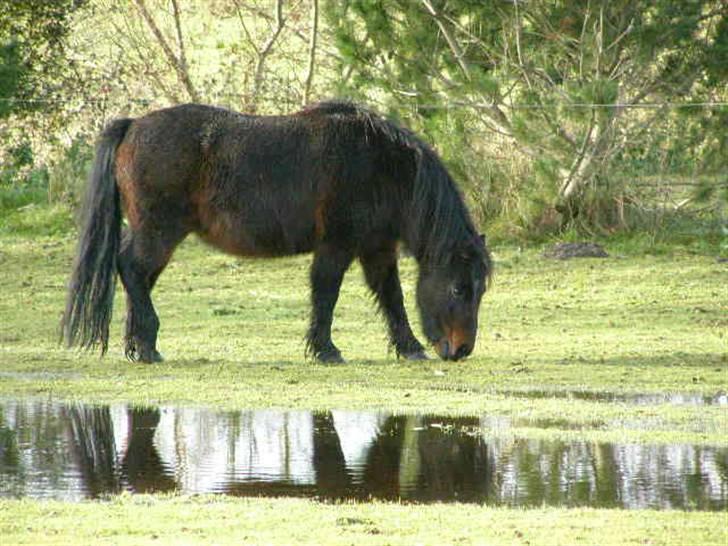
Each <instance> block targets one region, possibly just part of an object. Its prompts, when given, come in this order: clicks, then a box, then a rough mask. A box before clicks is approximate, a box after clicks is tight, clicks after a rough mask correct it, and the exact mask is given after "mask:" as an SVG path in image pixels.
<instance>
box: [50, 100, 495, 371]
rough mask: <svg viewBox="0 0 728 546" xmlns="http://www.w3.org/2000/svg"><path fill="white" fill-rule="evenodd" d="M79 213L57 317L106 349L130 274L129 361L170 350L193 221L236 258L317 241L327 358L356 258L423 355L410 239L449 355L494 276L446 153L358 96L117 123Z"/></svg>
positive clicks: (397, 336)
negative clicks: (174, 277) (167, 288)
mask: <svg viewBox="0 0 728 546" xmlns="http://www.w3.org/2000/svg"><path fill="white" fill-rule="evenodd" d="M122 211H123V213H124V215H125V216H126V219H127V223H128V227H126V228H125V229H122ZM83 212H84V220H83V226H82V231H81V235H80V241H79V244H78V254H77V257H76V260H75V265H74V270H73V273H72V276H71V280H70V286H69V293H68V300H67V304H66V309H65V313H64V315H63V320H62V323H61V329H62V336H63V339H64V340H65V343H66V344H67V345H68V346H72V345H79V346H81V347H83V348H86V349H88V348H91V347H94V346H96V345H100V346H101V353H102V354H103V353H105V352H106V350H107V348H108V338H109V322H110V319H111V310H112V303H113V296H114V288H115V284H116V275H117V273H118V274H119V275H120V276H121V282H122V284H123V286H124V288H125V290H126V294H127V318H126V336H125V343H126V349H125V352H126V356H127V357H128V358H129V359H131V360H140V361H143V362H155V361H159V360H161V355H160V354H159V352H158V351H157V346H156V342H157V332H158V330H159V318H158V317H157V313H156V312H155V310H154V307H153V305H152V300H151V297H150V293H151V291H152V288H153V287H154V283H155V282H156V280H157V279H158V278H159V275H160V273H161V272H162V270H163V269H164V267H165V266H166V265H167V263H168V261H169V259H170V257H171V256H172V253H173V252H174V250H175V248H176V247H177V245H178V244H179V243H180V242H181V241H182V240H183V239H184V238H185V237H186V236H187V235H188V234H189V233H191V232H195V233H197V234H198V235H199V236H200V237H201V238H202V239H203V240H204V241H206V242H207V243H209V244H210V245H212V246H215V247H217V248H219V249H221V250H224V251H226V252H229V253H231V254H235V255H238V256H251V257H258V256H260V257H270V256H286V255H291V254H299V253H305V252H313V254H314V256H313V264H312V266H311V273H310V281H311V304H312V313H311V323H310V327H309V329H308V334H307V350H308V352H309V353H310V354H312V355H314V356H315V357H316V358H317V359H319V360H322V361H340V360H341V353H340V352H339V350H338V349H337V347H336V345H334V343H333V341H332V340H331V322H332V318H333V311H334V306H335V305H336V300H337V298H338V295H339V288H340V286H341V281H342V278H343V276H344V273H345V271H346V270H347V268H348V267H349V265H350V264H351V262H352V261H353V260H354V258H358V259H359V260H360V262H361V264H362V267H363V269H364V275H365V277H366V282H367V283H368V285H369V287H370V288H371V290H372V292H373V293H374V295H375V297H376V299H377V302H378V304H379V307H380V310H381V312H382V314H383V315H384V317H385V319H386V321H387V326H388V328H389V336H390V339H391V343H392V345H393V346H394V349H395V351H396V353H397V355H398V356H402V357H405V358H409V359H423V358H426V357H425V354H424V349H423V346H422V345H421V344H420V343H419V341H417V339H416V338H415V336H414V335H413V333H412V330H411V328H410V325H409V322H408V320H407V315H406V313H405V308H404V305H403V300H402V289H401V287H400V282H399V274H398V270H397V243H398V241H402V242H403V243H404V245H405V246H406V247H407V248H408V249H409V251H410V252H411V253H412V255H413V256H414V257H415V258H416V260H417V262H418V264H419V278H418V282H417V305H418V307H419V311H420V314H421V318H422V326H423V330H424V335H425V337H426V338H427V340H428V341H429V342H430V344H432V345H433V346H434V349H435V351H436V352H437V354H438V355H439V356H440V357H441V358H443V359H445V360H458V359H461V358H463V357H465V356H467V355H469V354H470V353H471V352H472V350H473V347H474V345H475V337H476V331H477V324H478V309H479V307H480V300H481V297H482V295H483V292H484V291H485V289H486V286H487V281H488V278H489V276H490V273H491V260H490V257H489V253H488V251H487V249H486V247H485V242H484V238H483V237H482V236H481V235H479V234H478V233H477V232H476V230H475V228H474V226H473V223H472V221H471V219H470V216H469V214H468V211H467V209H466V207H465V204H464V203H463V200H462V198H461V196H460V194H459V193H458V190H457V188H456V186H455V184H454V182H453V180H452V178H451V177H450V175H449V174H448V172H447V170H446V169H445V167H444V166H443V164H442V162H441V161H440V159H439V158H438V157H437V155H436V154H435V152H434V151H433V150H432V149H431V148H430V147H428V146H427V145H426V144H425V143H424V142H422V141H421V140H420V139H419V138H417V137H416V136H415V135H413V134H412V133H411V132H409V131H408V130H406V129H403V128H401V127H399V126H397V125H395V124H394V123H392V122H389V121H386V120H384V119H383V118H381V117H380V116H379V115H377V114H376V113H374V112H371V111H369V110H367V109H364V108H362V107H360V106H357V105H354V104H351V103H347V102H336V101H335V102H322V103H319V104H315V105H312V106H309V107H308V108H305V109H304V110H302V111H300V112H298V113H295V114H293V115H287V116H252V115H243V114H239V113H236V112H232V111H230V110H226V109H222V108H214V107H210V106H203V105H198V104H186V105H182V106H175V107H172V108H165V109H162V110H157V111H154V112H151V113H150V114H147V115H145V116H143V117H140V118H137V119H118V120H116V121H114V122H112V123H111V124H110V125H109V126H108V127H107V128H106V130H105V131H104V132H103V133H102V134H101V137H100V139H99V142H98V144H97V148H96V158H95V163H94V167H93V171H92V173H91V176H90V180H89V185H88V190H87V195H86V201H85V206H84V211H83Z"/></svg>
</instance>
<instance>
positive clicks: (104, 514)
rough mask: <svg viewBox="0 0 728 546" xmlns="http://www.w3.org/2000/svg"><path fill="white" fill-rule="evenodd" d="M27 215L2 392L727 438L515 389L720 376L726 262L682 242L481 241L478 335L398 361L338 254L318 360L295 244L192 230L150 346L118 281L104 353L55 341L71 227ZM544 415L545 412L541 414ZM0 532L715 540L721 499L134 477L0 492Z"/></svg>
mask: <svg viewBox="0 0 728 546" xmlns="http://www.w3.org/2000/svg"><path fill="white" fill-rule="evenodd" d="M39 214H40V213H39ZM53 214H54V213H53V212H51V213H49V216H47V217H50V218H52V217H53ZM55 223H56V221H54V220H47V221H46V224H49V225H51V226H52V225H55ZM40 224H41V225H44V224H43V222H40ZM8 226H11V227H8ZM29 229H30V228H29ZM28 233H32V230H31V231H26V230H23V229H15V228H12V225H11V224H10V223H8V220H7V218H4V219H0V286H2V288H3V297H2V298H1V299H0V396H4V397H18V396H20V397H51V398H54V399H63V400H82V401H86V402H92V403H108V402H119V401H123V402H128V403H132V404H144V405H148V404H157V403H165V404H170V403H177V404H184V405H194V406H211V407H215V408H228V409H232V408H237V409H243V408H262V407H278V408H303V409H314V410H315V409H383V410H388V411H393V412H397V413H401V412H421V413H439V414H448V415H464V414H477V415H482V414H488V415H502V416H505V417H510V418H512V419H513V422H514V426H513V428H510V429H508V430H506V431H483V432H484V433H485V434H511V435H516V436H527V437H549V438H553V437H564V438H580V439H587V440H592V441H635V442H653V443H654V442H657V443H663V442H669V443H687V442H690V443H702V444H710V445H726V443H728V436H727V435H726V425H727V418H726V409H725V407H717V406H708V407H695V406H673V405H670V404H665V403H660V404H649V405H641V404H640V405H637V404H630V403H608V402H598V401H589V400H569V399H563V398H545V399H541V398H538V399H534V398H530V397H529V396H528V392H529V391H543V390H545V391H547V392H550V391H553V392H554V393H558V392H561V391H570V390H579V391H592V392H595V393H603V392H610V393H615V394H626V393H655V394H665V393H698V394H705V395H715V394H716V393H719V392H723V391H726V390H728V373H726V372H727V371H728V361H727V358H726V354H727V349H728V337H727V331H728V328H727V327H728V313H726V311H727V309H726V302H728V271H727V266H726V264H724V263H719V262H718V261H717V260H716V258H715V254H711V253H708V254H705V253H701V252H702V251H701V250H700V249H698V250H695V251H693V250H691V249H690V248H686V247H683V246H681V247H676V248H675V249H673V251H665V252H660V253H659V254H657V255H648V254H646V253H645V252H643V251H642V250H641V249H640V247H638V246H635V245H632V246H629V245H624V244H621V245H620V246H618V247H616V248H615V249H612V248H609V246H608V247H607V249H608V250H610V251H612V253H613V257H612V258H610V259H607V260H572V261H568V262H556V261H549V260H545V259H542V258H541V257H540V254H539V249H536V248H534V249H525V250H519V249H518V248H515V247H513V246H502V247H496V248H495V249H494V250H495V258H496V264H497V273H496V278H495V282H494V285H493V288H492V290H491V292H490V293H488V294H487V295H486V297H485V299H484V301H483V306H482V309H481V325H482V326H481V331H480V338H479V342H478V345H477V348H476V350H475V352H474V354H473V356H472V357H471V358H469V359H467V360H465V361H463V362H455V363H453V362H441V361H439V360H436V359H435V358H434V355H433V354H432V353H431V357H432V358H431V360H429V361H427V362H407V361H398V360H397V359H396V358H395V357H394V355H393V353H392V351H391V350H389V349H388V347H387V339H386V335H385V329H384V325H383V321H382V320H381V319H380V317H378V316H377V315H376V312H375V307H374V305H373V303H372V302H371V298H370V297H369V295H368V294H367V291H366V288H365V286H364V283H363V280H362V275H361V271H360V270H359V268H358V266H355V267H353V268H352V269H351V270H350V272H349V273H348V274H347V277H346V279H345V281H344V287H343V290H342V295H341V298H340V301H339V304H338V306H337V309H336V319H335V323H334V339H335V341H336V343H337V344H338V345H339V347H340V349H341V350H342V353H343V354H344V356H345V357H346V358H347V359H348V361H347V363H345V364H341V365H322V364H318V363H315V362H311V361H307V360H306V359H305V358H304V357H303V352H304V340H303V334H304V332H305V330H306V326H307V317H308V311H309V303H308V299H309V296H308V280H307V279H308V265H309V263H310V257H307V256H303V257H295V258H286V259H279V260H253V259H250V260H239V259H236V258H233V257H230V256H226V255H223V254H220V253H218V252H216V251H213V250H211V249H208V248H207V247H205V246H204V245H202V244H201V243H199V242H198V241H196V240H195V239H193V238H191V239H190V240H188V241H187V242H185V243H184V244H183V245H182V247H181V248H180V249H179V250H178V252H177V253H176V254H175V256H174V258H173V260H172V263H171V264H170V266H169V267H168V269H167V270H166V271H165V273H164V274H163V275H162V277H161V278H160V281H159V284H158V287H157V289H156V290H155V294H154V300H155V303H156V305H157V308H158V311H159V315H160V318H161V322H162V327H161V331H160V338H159V346H160V350H161V351H162V352H163V353H164V354H165V356H166V358H167V360H166V361H165V362H164V363H162V364H159V365H143V364H134V363H129V362H127V361H125V360H124V358H123V356H122V354H121V353H122V344H121V336H122V326H123V315H124V301H123V293H122V290H121V288H120V286H119V288H118V292H117V300H116V307H115V315H114V320H113V324H112V335H111V337H112V343H111V348H110V353H109V354H108V355H107V356H106V357H104V358H103V359H100V358H99V357H98V355H96V354H87V353H78V352H76V351H68V350H65V349H62V348H59V347H58V346H57V343H56V341H57V335H58V331H57V328H58V322H59V319H60V314H61V311H62V308H63V304H64V298H65V289H64V286H65V283H66V281H67V277H68V274H69V271H70V266H71V261H72V257H73V252H74V244H75V241H74V237H73V236H72V235H69V234H68V232H67V231H65V232H64V231H63V230H61V233H62V234H61V235H58V234H57V233H56V231H54V230H50V231H45V228H43V229H40V230H39V231H37V232H36V233H35V234H34V235H33V236H30V235H28ZM63 233H65V234H63ZM49 234H55V235H52V236H51V235H49ZM415 273H416V264H414V263H413V262H412V261H411V260H409V259H403V260H402V277H403V285H404V292H405V297H406V299H407V303H408V308H409V310H410V316H411V318H412V321H413V323H414V327H415V330H418V329H419V326H418V324H417V316H416V311H415V309H414V307H413V305H412V300H413V292H414V282H415ZM544 422H551V423H553V426H551V427H550V428H542V427H541V425H542V424H543V423H544ZM79 521H83V522H84V524H83V525H78V522H79ZM351 522H354V523H351ZM360 522H363V523H360ZM0 535H2V536H3V537H9V539H10V540H9V543H15V542H18V543H22V542H25V543H38V542H51V543H52V542H57V543H66V542H69V540H74V541H77V542H78V541H80V542H113V543H119V542H121V543H124V542H126V543H137V542H145V541H151V539H152V538H153V537H154V536H156V537H157V538H156V539H154V541H155V542H160V543H164V542H174V543H178V542H179V541H180V540H181V541H182V542H185V541H186V542H189V543H193V542H215V543H224V542H237V543H240V542H246V541H247V542H251V543H270V542H274V543H283V542H285V543H288V542H299V543H306V542H322V543H356V544H360V543H375V544H384V543H392V544H400V543H402V544H413V543H431V544H441V543H464V544H468V543H496V544H512V543H513V544H525V543H526V541H528V542H530V544H575V543H585V544H631V543H635V544H642V543H650V544H711V543H714V544H719V543H725V539H726V517H725V514H708V513H692V512H691V513H687V512H652V511H638V512H622V511H616V510H576V509H556V508H553V509H533V510H520V509H507V508H498V509H496V508H488V507H477V506H465V505H448V506H439V505H438V506H425V507H412V506H400V505H396V504H382V503H375V504H346V505H329V504H318V503H316V502H313V501H305V500H286V499H280V500H255V499H249V500H244V499H231V498H225V497H201V498H197V497H171V498H170V497H164V496H149V497H146V496H145V497H134V498H129V497H121V498H114V499H111V500H110V501H109V502H105V501H104V502H84V503H80V504H64V503H58V502H51V503H47V502H37V501H30V500H24V501H2V502H0ZM246 537H247V538H246ZM644 541H647V542H644ZM721 541H722V542H721ZM4 543H5V542H4Z"/></svg>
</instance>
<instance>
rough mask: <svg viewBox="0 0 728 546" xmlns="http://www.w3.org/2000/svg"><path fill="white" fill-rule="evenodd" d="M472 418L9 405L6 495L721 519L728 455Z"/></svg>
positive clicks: (2, 436)
mask: <svg viewBox="0 0 728 546" xmlns="http://www.w3.org/2000/svg"><path fill="white" fill-rule="evenodd" d="M477 425H478V421H477V420H474V419H468V418H445V419H442V418H435V417H429V416H392V415H385V414H377V413H364V412H343V411H334V412H324V413H311V412H304V411H291V412H284V411H276V410H265V411H244V412H226V413H217V412H214V411H212V410H198V409H178V408H167V409H163V410H162V411H160V410H157V409H128V408H126V407H114V408H112V409H111V410H110V409H109V408H108V407H84V406H80V405H71V406H64V405H56V404H51V403H47V402H33V403H25V404H22V403H4V404H0V495H15V496H17V495H30V496H36V497H37V496H62V497H63V498H74V497H80V496H97V495H100V494H103V493H107V492H110V493H114V492H118V491H119V490H121V489H130V490H132V491H136V492H146V491H168V490H173V489H179V490H181V491H184V492H189V493H197V492H200V493H201V492H212V491H219V492H223V491H224V492H228V493H231V494H238V495H289V496H320V497H324V498H357V499H367V498H370V497H374V498H380V499H398V498H402V499H405V500H418V501H434V500H460V501H463V502H468V501H482V502H486V503H489V504H511V505H541V504H547V505H570V506H576V505H580V506H603V507H627V508H638V507H658V508H668V507H672V508H689V509H713V510H715V509H721V508H725V507H726V499H727V498H728V448H715V447H700V446H698V447H695V446H690V445H674V446H671V445H659V446H650V445H639V444H624V445H620V444H603V443H602V444H598V443H589V442H571V443H565V442H560V441H554V440H533V439H531V440H528V439H517V438H515V439H514V438H494V439H488V440H487V441H486V440H484V439H483V438H482V437H475V436H468V435H467V434H464V433H463V432H462V429H471V428H473V427H477Z"/></svg>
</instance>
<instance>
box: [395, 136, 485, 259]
mask: <svg viewBox="0 0 728 546" xmlns="http://www.w3.org/2000/svg"><path fill="white" fill-rule="evenodd" d="M416 162H417V169H416V175H415V180H414V184H413V189H412V198H411V200H410V204H409V207H407V213H406V215H405V218H404V229H403V241H404V243H405V245H406V246H407V248H409V250H410V252H412V254H413V255H414V257H415V259H416V260H417V262H418V263H419V264H420V265H421V266H422V265H425V266H428V265H429V266H436V265H438V264H442V263H444V262H445V261H447V260H448V259H449V258H450V256H451V255H452V253H453V251H454V249H455V247H456V246H457V245H458V244H462V242H463V241H466V240H469V239H471V238H472V237H474V236H476V232H475V228H474V227H473V223H472V221H471V219H470V215H469V214H468V211H467V209H466V208H465V203H463V200H462V198H461V197H460V194H459V193H458V190H457V188H456V187H455V183H454V182H453V180H452V178H451V177H450V175H449V174H448V172H447V170H446V169H445V167H444V165H443V164H442V163H441V162H440V160H439V158H438V157H437V156H436V155H435V153H434V152H432V151H431V150H429V149H427V148H426V147H424V146H423V147H422V148H421V149H420V150H418V151H417V156H416Z"/></svg>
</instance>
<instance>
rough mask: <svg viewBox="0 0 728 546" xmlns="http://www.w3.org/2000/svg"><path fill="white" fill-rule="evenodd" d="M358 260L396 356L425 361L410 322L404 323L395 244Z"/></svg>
mask: <svg viewBox="0 0 728 546" xmlns="http://www.w3.org/2000/svg"><path fill="white" fill-rule="evenodd" d="M359 259H360V260H361V264H362V267H363V269H364V277H365V278H366V281H367V284H368V285H369V288H370V289H371V291H372V292H373V293H374V295H375V297H376V298H377V303H378V304H379V308H380V310H381V311H382V314H384V317H385V318H386V319H387V326H388V328H389V339H390V341H391V343H392V345H393V346H394V350H395V351H396V352H397V356H401V357H404V358H406V359H408V360H426V359H427V356H426V355H425V349H424V347H422V344H421V343H420V342H419V341H417V338H416V337H415V335H414V334H413V333H412V328H411V327H410V324H409V320H407V311H406V310H405V308H404V298H403V296H402V286H401V284H400V282H399V270H398V268H397V250H396V247H395V244H394V242H392V243H391V244H387V245H385V246H383V247H381V248H377V249H376V250H373V251H369V252H366V253H364V254H362V255H361V256H360V258H359Z"/></svg>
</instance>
